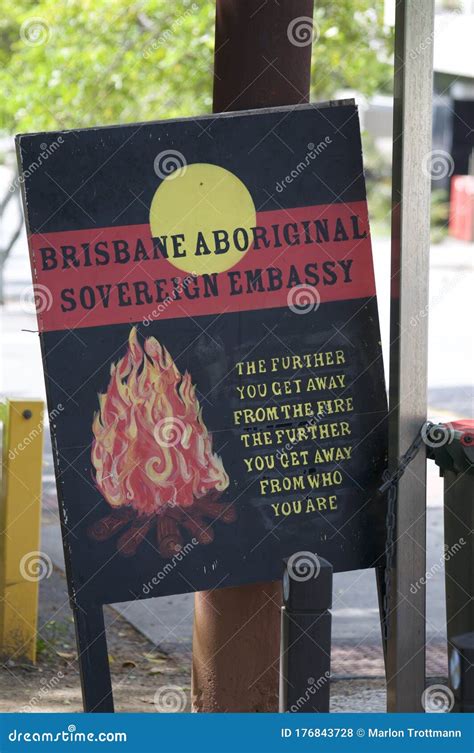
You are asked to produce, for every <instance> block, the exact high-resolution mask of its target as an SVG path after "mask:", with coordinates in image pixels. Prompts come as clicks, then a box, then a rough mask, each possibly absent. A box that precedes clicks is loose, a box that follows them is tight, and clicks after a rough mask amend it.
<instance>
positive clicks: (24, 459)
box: [0, 400, 51, 662]
mask: <svg viewBox="0 0 474 753" xmlns="http://www.w3.org/2000/svg"><path fill="white" fill-rule="evenodd" d="M2 409H3V410H2V413H3V415H2V416H1V420H2V423H3V441H2V444H3V461H2V468H3V471H2V487H1V491H0V654H1V655H2V656H5V657H14V658H15V659H16V660H18V659H22V658H23V659H27V660H29V661H32V662H34V661H35V660H36V627H37V620H38V588H39V581H40V580H42V578H44V577H47V576H48V575H49V574H50V568H51V562H50V561H49V559H48V558H47V557H46V556H45V555H43V554H42V552H40V551H39V546H40V518H41V472H42V457H43V401H42V400H9V401H7V403H6V404H4V405H3V406H2Z"/></svg>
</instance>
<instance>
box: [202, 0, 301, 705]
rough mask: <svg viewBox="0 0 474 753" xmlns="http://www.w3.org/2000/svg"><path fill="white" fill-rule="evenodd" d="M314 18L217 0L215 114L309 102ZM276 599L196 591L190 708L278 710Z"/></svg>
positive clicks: (262, 593)
mask: <svg viewBox="0 0 474 753" xmlns="http://www.w3.org/2000/svg"><path fill="white" fill-rule="evenodd" d="M312 17H313V0H292V2H287V0H284V2H282V0H266V2H265V0H217V13H216V40H215V55H214V112H222V111H224V110H226V111H230V110H247V109H252V108H260V107H275V106H278V105H294V104H302V103H304V102H308V101H309V88H310V72H311V41H312V37H311V31H310V23H311V20H312ZM282 568H283V565H282ZM282 572H283V570H282ZM280 604H281V588H280V583H258V584H256V585H248V586H241V587H238V588H224V589H220V590H217V591H206V592H202V593H197V594H196V597H195V612H194V636H193V680H192V696H193V699H192V700H193V708H194V710H195V711H200V712H213V711H228V712H258V711H260V712H262V711H278V663H279V661H278V660H279V646H280Z"/></svg>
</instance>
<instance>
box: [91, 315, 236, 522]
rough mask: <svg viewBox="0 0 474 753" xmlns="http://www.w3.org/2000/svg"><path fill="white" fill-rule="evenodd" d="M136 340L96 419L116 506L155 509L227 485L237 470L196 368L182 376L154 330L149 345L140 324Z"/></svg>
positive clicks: (103, 477) (105, 482)
mask: <svg viewBox="0 0 474 753" xmlns="http://www.w3.org/2000/svg"><path fill="white" fill-rule="evenodd" d="M128 345H129V348H128V352H127V354H126V355H125V356H124V357H123V358H121V359H120V360H119V361H118V362H117V363H116V364H112V366H111V369H110V375H111V377H110V382H109V386H108V388H107V392H106V393H105V394H100V395H99V406H100V409H99V411H98V412H97V413H96V414H95V415H94V421H93V425H92V430H93V432H94V440H93V444H92V463H93V465H94V468H95V482H96V484H97V486H98V488H99V489H100V491H101V492H102V494H103V496H104V497H105V499H106V500H107V502H108V503H109V504H110V505H111V506H112V507H113V508H120V507H123V506H131V507H132V508H133V509H134V510H135V511H136V512H137V513H138V514H139V515H140V516H147V515H153V514H157V513H160V511H162V510H163V508H164V507H165V506H167V505H173V506H174V505H177V506H179V507H189V506H191V505H192V504H193V502H194V500H195V499H200V498H201V497H203V496H204V495H206V494H208V493H209V492H214V493H221V492H223V491H224V490H225V489H227V487H228V486H229V477H228V475H227V473H226V471H225V470H224V466H223V464H222V460H221V458H220V457H219V456H218V455H216V454H215V453H214V452H213V450H212V438H211V436H210V435H209V433H208V430H207V428H206V426H205V424H204V422H203V420H202V410H201V407H200V405H199V401H198V400H197V398H196V389H195V387H194V386H193V384H192V382H191V376H190V374H189V372H187V371H186V372H185V374H184V376H182V375H181V374H180V372H179V370H178V369H177V367H176V364H175V363H174V361H173V359H172V358H171V356H170V354H169V353H168V351H167V350H166V348H165V347H163V346H162V345H161V344H160V343H159V342H158V340H156V339H155V338H154V337H149V338H147V339H146V340H145V350H143V348H142V347H141V345H140V343H139V342H138V338H137V331H136V328H135V327H134V328H133V329H132V330H131V332H130V337H129V342H128Z"/></svg>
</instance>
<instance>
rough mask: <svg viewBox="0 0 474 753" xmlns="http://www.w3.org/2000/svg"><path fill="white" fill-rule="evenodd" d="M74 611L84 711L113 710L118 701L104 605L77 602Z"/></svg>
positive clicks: (104, 711) (108, 711) (107, 711)
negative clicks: (105, 623)
mask: <svg viewBox="0 0 474 753" xmlns="http://www.w3.org/2000/svg"><path fill="white" fill-rule="evenodd" d="M72 611H73V615H74V623H75V626H76V640H77V649H78V661H79V671H80V675H81V688H82V702H83V706H84V711H86V712H102V713H112V712H113V710H114V701H113V696H112V683H111V680H110V666H109V656H108V653H107V640H106V635H105V625H104V610H103V607H102V606H100V605H91V606H87V607H86V608H85V609H84V608H83V607H82V606H75V605H73V608H72Z"/></svg>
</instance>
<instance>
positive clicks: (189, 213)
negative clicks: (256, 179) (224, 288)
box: [150, 162, 256, 275]
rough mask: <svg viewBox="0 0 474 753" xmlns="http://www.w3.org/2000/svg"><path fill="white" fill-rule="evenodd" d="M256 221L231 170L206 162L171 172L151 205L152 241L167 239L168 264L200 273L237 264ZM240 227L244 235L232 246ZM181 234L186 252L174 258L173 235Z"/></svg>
mask: <svg viewBox="0 0 474 753" xmlns="http://www.w3.org/2000/svg"><path fill="white" fill-rule="evenodd" d="M255 222H256V211H255V205H254V203H253V200H252V197H251V195H250V193H249V191H248V189H247V187H246V186H245V185H244V184H243V183H242V181H241V180H239V178H237V177H236V176H235V175H233V173H231V172H229V170H225V169H224V168H223V167H219V166H218V165H211V164H207V163H199V162H196V163H194V164H191V165H185V166H184V167H181V168H179V169H178V170H176V171H175V172H173V173H171V175H169V176H168V177H166V178H165V179H164V180H163V182H162V183H161V184H160V185H159V187H158V189H157V191H156V193H155V195H154V197H153V200H152V202H151V207H150V228H151V232H152V235H153V237H154V238H156V237H163V236H165V235H166V236H168V238H167V250H168V261H169V262H170V263H171V264H173V265H174V266H175V267H178V269H182V270H184V271H186V272H194V273H195V274H197V275H201V274H204V273H207V274H212V273H213V272H224V271H225V270H226V269H230V268H231V267H233V266H235V264H237V263H238V262H239V261H240V260H241V259H242V256H243V255H244V254H245V253H246V252H247V251H248V249H249V247H250V245H251V243H252V241H253V235H252V233H251V232H250V228H252V227H254V226H255ZM240 228H241V229H242V231H243V232H238V233H237V234H236V235H235V239H236V243H234V234H235V231H236V230H238V229H240ZM180 234H181V235H184V240H181V241H179V243H180V246H179V249H180V252H182V251H183V249H184V250H186V256H178V257H174V256H173V242H172V237H171V236H173V235H180ZM246 234H247V235H248V239H249V240H248V243H246V242H245V238H246ZM227 244H228V250H226V248H227ZM239 249H241V250H239ZM196 250H199V251H200V253H198V254H196ZM216 251H217V253H216ZM219 251H221V253H219Z"/></svg>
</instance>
